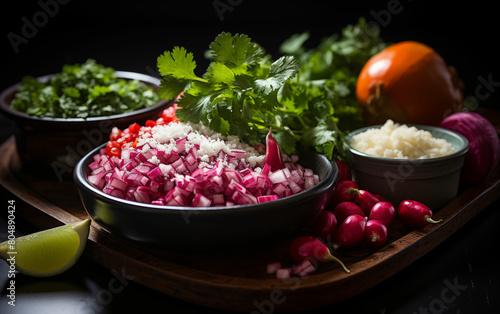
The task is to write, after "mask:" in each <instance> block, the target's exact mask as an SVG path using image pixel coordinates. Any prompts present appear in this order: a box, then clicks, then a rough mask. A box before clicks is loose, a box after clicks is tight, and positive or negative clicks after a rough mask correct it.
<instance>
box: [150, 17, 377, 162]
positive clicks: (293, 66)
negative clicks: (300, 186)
mask: <svg viewBox="0 0 500 314" xmlns="http://www.w3.org/2000/svg"><path fill="white" fill-rule="evenodd" d="M363 23H364V21H363V20H360V24H359V25H357V26H351V27H348V28H346V29H344V31H343V35H342V37H341V38H338V37H334V36H332V37H330V38H328V39H326V40H324V41H323V42H322V43H321V44H320V46H318V47H317V48H316V49H311V50H306V49H304V48H303V45H302V44H303V43H304V42H305V41H306V40H307V38H308V35H307V34H306V33H304V34H301V35H294V36H292V37H291V38H290V39H289V40H287V41H286V42H284V43H283V45H282V46H281V48H282V52H283V53H284V54H285V55H284V56H282V57H281V58H279V59H277V60H274V61H273V60H272V58H271V56H270V55H268V54H266V52H265V50H264V49H263V48H262V47H261V46H259V45H258V44H257V43H255V42H252V41H251V39H250V38H249V37H248V36H247V35H242V34H236V35H232V34H230V33H227V32H224V33H221V34H220V35H219V36H217V37H216V38H215V40H214V41H213V42H212V43H211V44H210V46H209V52H210V56H211V63H210V65H209V66H208V68H207V69H206V71H205V73H204V74H203V75H202V76H198V75H196V74H195V69H196V61H195V60H194V58H193V54H192V53H191V52H188V51H187V50H186V49H185V48H183V47H174V48H173V49H172V50H170V51H165V52H164V53H163V54H162V55H160V56H159V57H158V59H157V62H158V70H159V73H160V75H161V76H162V82H161V85H160V91H159V95H160V97H163V98H166V99H171V98H175V97H177V96H178V95H179V94H181V93H182V97H180V99H179V101H178V105H179V107H180V108H179V109H178V110H177V112H176V115H177V117H178V118H179V119H181V120H187V121H192V122H200V121H201V122H203V123H204V124H205V125H208V126H209V127H210V128H211V129H212V130H214V131H216V132H218V133H220V134H222V135H226V136H227V135H236V136H238V137H239V138H241V139H242V140H244V141H246V142H247V143H249V144H256V143H262V142H263V141H264V138H265V136H266V134H267V132H268V131H269V128H272V130H273V136H274V137H275V138H276V140H277V141H278V142H279V144H280V147H281V149H282V151H283V152H284V153H286V154H291V153H293V152H295V151H296V149H297V147H298V145H302V146H307V147H310V148H311V147H312V148H315V149H316V150H317V151H319V152H321V153H323V154H325V155H326V156H327V157H328V158H330V159H332V158H343V157H344V151H343V138H344V134H345V131H347V130H349V129H350V128H357V127H358V126H359V125H360V122H361V119H360V115H359V112H358V110H357V101H356V97H355V94H354V88H355V83H356V78H357V75H358V73H359V71H360V69H361V66H362V64H364V62H366V60H368V58H369V57H370V56H371V55H373V54H374V53H375V52H377V51H378V50H380V49H382V47H383V43H382V42H381V40H380V39H379V38H378V37H376V38H372V39H371V40H369V41H366V40H365V38H362V37H360V36H359V35H360V33H359V32H360V30H361V29H362V27H363V25H364V24H363ZM340 126H342V127H340Z"/></svg>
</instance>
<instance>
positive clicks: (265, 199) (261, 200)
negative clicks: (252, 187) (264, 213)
mask: <svg viewBox="0 0 500 314" xmlns="http://www.w3.org/2000/svg"><path fill="white" fill-rule="evenodd" d="M278 198H279V197H278V195H262V196H259V197H257V202H258V203H264V202H269V201H274V200H277V199H278Z"/></svg>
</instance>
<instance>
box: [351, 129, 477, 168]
mask: <svg viewBox="0 0 500 314" xmlns="http://www.w3.org/2000/svg"><path fill="white" fill-rule="evenodd" d="M405 125H407V126H410V127H412V126H414V127H416V128H417V129H420V130H425V131H438V132H441V133H446V134H448V135H451V136H452V137H455V138H457V139H459V140H461V141H462V145H461V147H460V148H459V149H458V150H456V151H455V152H453V153H451V154H448V155H445V156H440V157H432V158H421V159H415V158H411V159H410V158H390V157H381V156H375V155H370V154H367V153H365V152H362V151H360V150H357V149H355V148H353V147H352V146H351V141H352V137H353V136H355V135H356V134H359V133H362V132H364V131H367V130H369V129H374V128H380V127H382V126H383V125H382V124H377V125H370V126H366V127H362V128H359V129H356V130H354V131H351V132H350V133H349V134H347V135H346V136H345V138H344V144H345V145H347V147H348V148H349V151H350V152H351V153H352V154H353V155H357V156H359V157H364V158H368V159H373V160H379V161H383V162H388V163H390V162H394V163H401V162H414V163H415V162H420V163H421V162H438V161H443V160H447V159H453V158H456V157H459V156H462V155H465V154H466V153H467V152H468V151H469V140H468V139H467V138H466V137H465V136H463V135H462V134H460V133H458V132H456V131H453V130H449V129H445V128H442V127H439V126H433V125H424V124H411V123H407V124H405ZM433 136H434V134H433Z"/></svg>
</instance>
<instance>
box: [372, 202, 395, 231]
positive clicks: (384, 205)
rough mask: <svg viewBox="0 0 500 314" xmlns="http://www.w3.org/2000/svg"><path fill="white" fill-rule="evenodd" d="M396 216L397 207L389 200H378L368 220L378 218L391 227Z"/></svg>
mask: <svg viewBox="0 0 500 314" xmlns="http://www.w3.org/2000/svg"><path fill="white" fill-rule="evenodd" d="M395 217H396V208H395V207H394V205H392V204H391V203H389V202H387V201H381V202H377V203H376V204H375V205H373V207H372V209H371V210H370V215H369V216H368V220H372V219H375V220H378V221H380V222H381V223H383V224H384V225H385V226H386V227H387V228H389V227H390V226H391V224H392V222H393V220H394V218H395Z"/></svg>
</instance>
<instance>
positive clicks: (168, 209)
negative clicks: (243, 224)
mask: <svg viewBox="0 0 500 314" xmlns="http://www.w3.org/2000/svg"><path fill="white" fill-rule="evenodd" d="M105 145H106V143H104V144H102V145H100V146H98V147H96V148H95V149H93V150H92V151H90V152H89V153H88V154H87V155H85V156H84V157H83V158H82V159H80V160H79V161H78V163H77V164H76V166H75V170H74V172H73V178H74V181H75V183H76V185H77V186H79V188H81V189H85V190H87V191H88V192H90V193H92V194H93V195H94V196H95V197H98V198H100V199H108V200H110V201H112V202H115V203H117V204H124V205H128V206H132V207H133V208H134V209H135V210H139V211H142V212H144V213H155V214H162V213H163V214H165V215H168V214H172V213H180V212H185V211H192V212H198V213H199V212H200V211H202V212H204V213H213V214H217V213H219V214H220V213H226V212H229V211H231V212H233V211H234V212H235V213H241V214H244V213H245V212H249V211H252V210H254V209H255V207H256V206H259V208H270V209H272V208H279V207H282V206H284V205H287V204H292V203H295V202H297V201H301V200H304V199H306V200H309V199H311V198H313V197H315V196H316V195H319V194H323V193H325V192H326V191H328V190H330V189H331V188H332V187H333V186H334V184H335V182H336V181H337V180H338V176H339V171H338V167H337V165H336V163H335V162H333V161H331V160H328V159H327V158H326V156H324V155H322V154H319V153H317V152H313V153H314V154H315V155H317V156H318V158H320V159H323V160H324V161H325V164H327V165H328V171H327V172H326V174H325V176H324V178H323V180H320V182H319V183H318V184H317V185H315V186H313V187H312V188H310V189H308V190H306V191H302V192H300V193H297V194H294V195H291V196H287V197H284V198H280V199H277V200H274V201H270V202H264V203H257V204H247V205H234V206H210V207H187V206H169V205H154V204H145V203H139V202H135V201H130V200H126V199H122V198H119V197H116V196H113V195H109V194H107V193H104V192H103V191H101V190H99V189H97V188H96V187H94V186H93V185H92V184H91V183H90V182H89V181H88V180H87V178H86V177H85V169H86V168H87V166H88V163H89V160H90V159H91V158H92V157H93V156H94V155H95V154H97V153H98V152H99V150H100V149H101V148H104V147H105Z"/></svg>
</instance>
